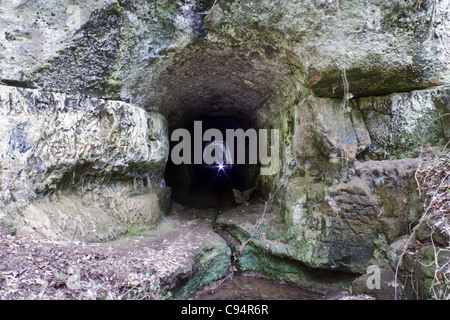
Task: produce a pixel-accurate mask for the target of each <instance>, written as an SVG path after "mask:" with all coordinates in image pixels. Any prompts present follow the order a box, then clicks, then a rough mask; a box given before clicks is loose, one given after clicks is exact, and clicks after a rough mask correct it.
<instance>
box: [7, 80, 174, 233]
mask: <svg viewBox="0 0 450 320" xmlns="http://www.w3.org/2000/svg"><path fill="white" fill-rule="evenodd" d="M0 114H1V120H0V122H1V125H0V136H1V137H2V138H1V140H0V155H1V158H0V167H1V171H0V184H1V186H2V189H1V192H0V209H1V211H2V213H3V215H6V214H10V215H11V214H13V213H15V211H16V210H19V211H21V210H22V209H26V207H27V206H28V204H29V203H30V202H31V201H36V200H39V201H41V202H46V204H38V205H36V206H34V207H32V208H29V209H28V211H25V212H26V214H25V221H28V220H30V219H29V218H30V217H31V216H36V217H37V216H40V217H41V218H40V219H39V220H40V221H41V222H42V223H43V224H45V225H46V226H48V222H47V220H46V219H47V218H45V217H44V214H47V216H48V218H52V219H56V220H58V219H59V220H61V219H62V220H64V219H65V220H68V221H71V219H72V221H73V219H76V217H77V215H78V214H81V213H82V212H83V214H84V215H86V216H89V215H95V214H94V213H93V210H94V211H97V212H100V213H102V212H103V215H106V216H108V215H110V214H112V215H113V216H115V218H116V219H117V220H118V221H120V222H123V223H147V224H150V225H151V224H154V223H155V222H156V221H157V220H158V219H159V215H160V211H159V206H158V205H157V203H158V200H157V199H156V196H160V198H161V199H164V198H165V197H166V196H164V193H166V192H167V188H166V187H165V185H164V182H163V180H162V178H161V174H162V172H163V170H164V167H165V163H166V161H167V157H168V140H167V139H168V138H167V126H166V122H165V120H164V118H163V117H162V116H161V115H159V114H157V113H148V112H146V111H144V110H142V109H140V108H136V107H134V106H132V105H130V104H127V103H124V102H119V101H104V100H99V99H87V98H82V97H79V96H78V97H76V96H67V95H65V94H56V93H45V92H40V91H38V90H29V89H18V88H13V87H6V86H0ZM71 194H72V195H73V196H74V197H75V198H74V199H73V200H74V201H73V202H71V200H70V199H68V198H67V197H69V198H70V197H71ZM86 194H89V197H90V200H89V199H87V198H89V197H86ZM145 194H148V195H147V196H146V197H147V198H148V199H149V201H148V203H144V202H143V201H142V199H140V198H139V197H137V196H142V195H145ZM59 195H63V197H62V198H61V199H58V196H59ZM49 196H50V197H49ZM83 196H84V197H85V199H81V198H82V197H83ZM127 196H128V197H131V196H135V197H133V198H130V199H127V198H126V197H127ZM80 197H81V198H80ZM123 197H125V199H123ZM108 199H109V200H108ZM114 199H115V200H114ZM107 200H108V201H109V202H108V201H107ZM48 201H50V202H51V203H47V202H48ZM111 201H113V202H114V204H113V203H112V202H111ZM107 202H108V203H107ZM94 204H95V205H94ZM91 205H93V206H91ZM69 208H71V209H70V210H69ZM84 208H91V209H92V210H91V209H87V210H86V212H84ZM105 208H107V210H106V211H105ZM164 209H165V208H164ZM65 211H66V212H65ZM107 211H108V212H109V213H106V212H107ZM134 211H136V213H135V212H134ZM56 212H58V214H56V216H54V215H53V213H56ZM61 212H65V213H64V214H65V215H67V216H66V217H65V218H62V217H61ZM69 212H72V213H73V214H74V216H72V217H71V216H70V213H69ZM58 215H59V217H57V216H58ZM101 215H102V214H100V216H101ZM135 215H137V216H139V215H143V216H144V217H142V218H136V217H134V216H135ZM146 215H150V216H151V217H145V216H146ZM78 218H80V219H81V220H83V218H82V216H79V217H78ZM27 219H28V220H27ZM45 228H47V227H45ZM45 228H44V229H45ZM37 229H38V230H39V228H37ZM92 229H95V228H94V227H93V228H92ZM54 232H56V231H54ZM61 232H62V233H64V232H63V231H61ZM83 232H84V231H83ZM83 232H82V233H83ZM56 233H58V232H56ZM113 233H114V232H113V231H112V234H113ZM101 237H102V236H101ZM88 238H89V237H88Z"/></svg>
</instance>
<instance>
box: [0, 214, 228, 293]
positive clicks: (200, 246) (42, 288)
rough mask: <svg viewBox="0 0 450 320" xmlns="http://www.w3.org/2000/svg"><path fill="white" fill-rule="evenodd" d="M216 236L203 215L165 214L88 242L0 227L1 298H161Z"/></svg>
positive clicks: (187, 271)
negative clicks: (152, 224) (133, 230)
mask: <svg viewBox="0 0 450 320" xmlns="http://www.w3.org/2000/svg"><path fill="white" fill-rule="evenodd" d="M213 237H217V238H218V239H219V240H220V241H222V240H221V238H220V237H219V236H218V235H216V234H215V233H214V232H213V231H212V228H211V227H210V225H209V224H208V223H207V222H206V221H205V220H202V219H196V220H193V219H191V220H190V221H188V220H187V218H186V217H182V216H176V217H171V218H167V219H165V220H164V221H163V222H162V223H161V224H160V226H159V227H158V228H157V229H156V230H150V231H149V233H148V234H146V235H140V236H135V237H130V238H124V239H121V240H118V241H114V242H108V243H101V244H92V243H83V242H65V241H54V240H48V239H32V238H27V237H20V236H13V235H8V234H4V233H1V232H0V299H1V300H23V299H38V300H67V299H69V300H74V299H82V300H85V299H101V300H103V299H104V300H118V299H151V300H154V299H164V298H168V297H170V296H166V292H167V291H169V290H168V289H170V287H171V286H173V285H174V284H173V283H171V281H173V279H176V278H177V276H178V275H179V274H180V273H183V274H185V273H189V272H190V271H192V269H193V268H192V264H193V263H194V261H195V257H196V256H198V255H199V254H201V250H204V249H205V245H204V243H211V241H206V240H211V238H213Z"/></svg>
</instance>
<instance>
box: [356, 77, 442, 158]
mask: <svg viewBox="0 0 450 320" xmlns="http://www.w3.org/2000/svg"><path fill="white" fill-rule="evenodd" d="M356 105H357V107H358V108H359V110H360V111H361V113H362V115H363V118H364V122H365V124H366V126H367V130H368V131H369V133H370V137H371V141H372V144H371V147H370V156H371V157H373V158H376V157H378V158H379V159H386V158H389V157H402V156H404V155H405V154H408V153H409V152H411V151H413V150H417V149H420V148H421V147H423V146H425V145H427V144H435V143H437V142H439V140H440V139H442V140H443V141H447V140H448V139H449V138H450V135H449V134H450V132H449V129H448V128H449V123H450V117H449V116H444V117H442V116H443V115H444V114H448V113H449V112H450V87H448V86H443V87H436V88H433V89H428V90H419V91H413V92H408V93H395V94H391V95H387V96H379V97H368V98H361V99H358V100H357V101H356Z"/></svg>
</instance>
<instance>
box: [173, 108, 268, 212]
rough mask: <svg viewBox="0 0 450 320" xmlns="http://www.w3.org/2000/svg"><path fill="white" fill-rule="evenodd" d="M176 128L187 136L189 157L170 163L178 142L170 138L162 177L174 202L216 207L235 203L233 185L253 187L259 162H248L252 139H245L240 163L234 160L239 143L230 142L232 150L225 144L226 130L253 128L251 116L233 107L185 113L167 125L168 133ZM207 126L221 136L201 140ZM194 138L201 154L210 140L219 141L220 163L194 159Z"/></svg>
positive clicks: (237, 153) (209, 144)
mask: <svg viewBox="0 0 450 320" xmlns="http://www.w3.org/2000/svg"><path fill="white" fill-rule="evenodd" d="M199 123H201V135H198V129H199V126H198V124H199ZM179 128H183V129H185V130H187V131H188V132H189V134H190V136H191V141H190V142H191V143H190V145H191V149H190V151H191V161H190V163H188V164H185V163H181V164H176V163H174V161H173V157H172V155H173V152H172V151H173V148H174V147H175V146H176V145H177V144H179V143H180V142H179V141H171V144H170V151H171V152H170V154H171V156H170V157H169V160H168V163H167V167H166V171H165V180H166V183H167V185H168V186H170V187H171V188H172V199H173V200H174V201H175V202H178V203H179V204H181V205H183V206H185V207H190V208H220V207H225V206H229V205H234V204H235V198H234V194H233V189H237V190H240V191H243V190H247V189H250V188H253V187H255V185H256V181H257V178H258V175H259V172H260V171H259V170H260V165H259V164H258V163H256V164H255V163H253V164H252V163H250V161H249V159H250V153H251V152H252V147H253V146H251V144H252V143H254V141H251V140H250V139H249V138H246V139H245V149H244V152H245V160H246V161H245V162H244V163H242V161H240V162H239V161H238V155H239V152H242V149H240V150H238V148H239V144H238V143H235V144H234V146H233V145H232V147H233V150H228V149H227V148H231V147H230V146H228V145H227V144H226V136H227V130H228V131H230V130H233V131H234V130H238V129H242V130H243V131H244V132H247V130H248V129H255V122H254V120H253V119H252V117H251V116H249V115H248V114H246V113H244V112H239V111H236V110H235V111H233V112H230V111H227V112H220V111H211V112H205V113H203V114H193V115H189V116H186V117H185V118H184V119H182V120H181V121H179V122H178V123H177V124H176V125H174V126H172V127H171V128H170V130H169V137H171V136H172V133H173V132H174V130H176V129H179ZM209 129H216V130H218V131H220V133H221V134H222V136H223V140H222V141H215V140H214V138H212V139H207V140H206V141H204V140H203V138H204V133H205V132H207V131H208V130H209ZM194 139H197V142H198V139H201V146H202V147H201V148H202V155H203V154H204V152H205V148H207V146H210V148H211V145H212V144H214V143H215V144H220V145H223V146H224V147H223V149H222V150H223V151H224V156H223V159H226V160H225V161H224V165H223V166H221V165H219V164H217V163H214V164H210V163H206V162H205V159H204V158H203V157H202V162H201V164H200V163H198V162H197V163H196V162H195V161H194V160H195V159H194V157H195V152H196V151H198V149H197V150H195V146H194ZM208 140H212V141H208ZM234 141H236V140H234ZM236 142H237V141H236ZM219 149H220V148H219ZM210 150H211V149H210ZM213 154H214V152H213ZM230 155H231V158H230ZM241 156H242V155H241ZM230 160H231V161H230Z"/></svg>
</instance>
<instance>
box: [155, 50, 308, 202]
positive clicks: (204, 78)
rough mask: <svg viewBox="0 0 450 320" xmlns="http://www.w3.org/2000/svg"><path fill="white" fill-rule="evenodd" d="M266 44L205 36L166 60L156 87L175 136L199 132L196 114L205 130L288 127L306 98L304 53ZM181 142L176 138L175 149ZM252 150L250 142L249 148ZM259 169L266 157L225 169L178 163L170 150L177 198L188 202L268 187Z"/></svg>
mask: <svg viewBox="0 0 450 320" xmlns="http://www.w3.org/2000/svg"><path fill="white" fill-rule="evenodd" d="M258 48H259V49H258V51H256V50H255V49H254V47H253V46H233V47H231V46H226V45H225V46H221V45H215V46H214V47H203V46H202V44H201V43H200V44H197V45H193V46H190V47H189V48H186V49H185V50H184V51H183V52H181V53H179V54H178V55H177V56H176V57H175V58H174V59H173V63H172V64H171V65H169V66H166V68H165V72H163V73H162V75H161V76H160V78H159V79H158V81H157V86H156V88H157V90H155V91H157V93H155V96H158V97H159V98H158V99H159V103H158V104H159V105H160V108H159V110H160V112H162V113H163V114H164V115H165V117H166V119H167V120H168V124H169V137H171V135H172V133H173V132H174V131H175V130H177V129H180V128H184V129H186V130H188V131H189V132H190V133H191V134H192V135H193V133H194V129H193V125H194V122H195V121H201V122H202V128H203V133H204V132H205V131H206V130H208V129H210V128H215V129H219V130H220V131H221V132H222V133H223V136H224V137H225V136H226V134H225V132H226V130H227V129H232V130H237V129H242V130H243V131H247V130H249V129H254V130H256V131H258V130H259V129H268V130H270V129H274V128H280V127H282V126H283V121H285V115H286V114H287V113H289V112H290V111H289V112H286V110H287V109H290V110H293V109H294V108H292V107H293V105H294V104H295V100H296V99H297V98H298V93H299V92H298V79H295V78H296V76H297V74H295V73H293V72H292V68H291V66H292V64H295V62H296V61H295V60H293V58H292V57H293V55H289V54H288V53H286V52H277V49H276V48H274V47H269V46H267V45H262V46H261V45H260V44H258ZM261 48H263V49H262V50H261ZM283 117H284V118H283ZM269 135H270V133H269ZM177 143H178V142H174V141H172V142H171V146H170V147H171V152H172V150H173V147H174V146H175V145H176V144H177ZM251 150H253V149H251V148H249V144H248V143H246V149H245V153H246V156H248V154H249V153H250V152H252V151H251ZM281 152H283V151H281ZM246 159H248V158H246ZM218 174H219V175H218ZM220 174H222V176H220ZM225 174H226V176H224V175H225ZM259 177H260V164H259V163H257V164H251V163H246V164H242V165H239V164H238V165H235V166H233V168H232V169H230V170H226V171H223V172H220V173H218V172H217V170H216V171H215V170H211V169H208V168H205V166H203V165H199V164H188V165H186V164H181V165H178V164H177V165H176V164H174V163H173V162H172V159H171V157H169V159H168V163H167V166H166V170H165V180H166V183H167V185H168V186H169V187H171V188H172V199H173V200H175V201H176V202H179V203H180V204H182V205H184V206H188V207H217V206H220V205H227V204H233V203H234V198H233V192H232V189H237V190H240V191H243V190H247V189H250V188H253V187H257V190H256V191H257V192H255V195H258V193H259V191H262V192H264V191H263V190H261V189H263V187H262V186H261V184H260V179H258V178H259ZM267 181H269V182H270V181H271V180H270V178H269V179H267Z"/></svg>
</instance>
